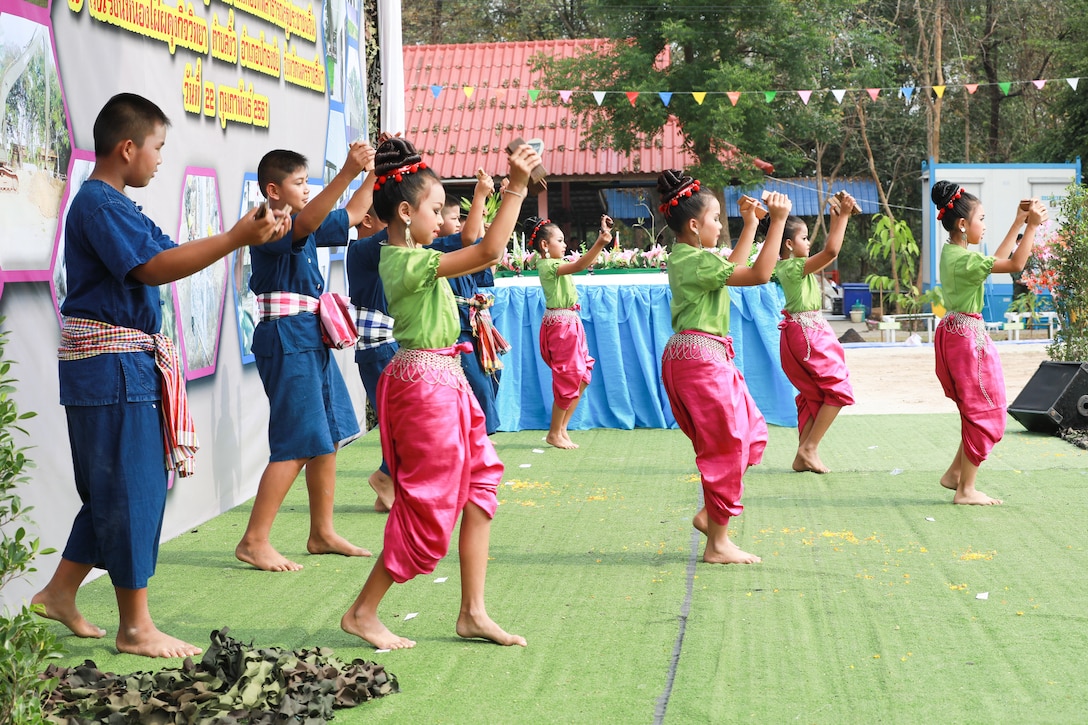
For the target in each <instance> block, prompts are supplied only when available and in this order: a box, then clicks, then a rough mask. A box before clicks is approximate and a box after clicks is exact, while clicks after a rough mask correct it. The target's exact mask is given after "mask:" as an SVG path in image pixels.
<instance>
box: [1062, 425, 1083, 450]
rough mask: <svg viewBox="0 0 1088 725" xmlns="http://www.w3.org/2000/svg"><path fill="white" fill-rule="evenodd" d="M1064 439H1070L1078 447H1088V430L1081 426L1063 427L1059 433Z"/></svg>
mask: <svg viewBox="0 0 1088 725" xmlns="http://www.w3.org/2000/svg"><path fill="white" fill-rule="evenodd" d="M1058 435H1060V436H1061V437H1062V440H1065V441H1069V442H1070V443H1072V444H1073V445H1075V446H1076V447H1077V448H1084V449H1088V431H1086V430H1082V429H1080V428H1062V429H1061V431H1060V432H1059V433H1058Z"/></svg>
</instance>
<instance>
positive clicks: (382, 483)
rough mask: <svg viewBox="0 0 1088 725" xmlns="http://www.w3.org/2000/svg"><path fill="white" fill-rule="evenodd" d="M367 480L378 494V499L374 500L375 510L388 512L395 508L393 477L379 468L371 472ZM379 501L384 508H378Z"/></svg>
mask: <svg viewBox="0 0 1088 725" xmlns="http://www.w3.org/2000/svg"><path fill="white" fill-rule="evenodd" d="M367 482H368V483H369V484H370V487H371V488H372V489H374V493H376V494H378V501H375V502H374V510H375V511H380V512H381V513H386V512H388V511H389V509H391V508H393V479H392V478H390V477H389V474H388V473H382V471H381V469H378V470H377V471H374V473H372V474H370V478H368V479H367ZM379 502H380V503H381V505H382V506H383V507H384V509H379V508H378V503H379Z"/></svg>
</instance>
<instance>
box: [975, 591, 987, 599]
mask: <svg viewBox="0 0 1088 725" xmlns="http://www.w3.org/2000/svg"><path fill="white" fill-rule="evenodd" d="M989 598H990V593H989V592H979V593H978V594H976V595H975V599H989Z"/></svg>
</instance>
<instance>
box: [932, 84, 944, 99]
mask: <svg viewBox="0 0 1088 725" xmlns="http://www.w3.org/2000/svg"><path fill="white" fill-rule="evenodd" d="M933 92H934V93H936V94H937V98H944V86H933Z"/></svg>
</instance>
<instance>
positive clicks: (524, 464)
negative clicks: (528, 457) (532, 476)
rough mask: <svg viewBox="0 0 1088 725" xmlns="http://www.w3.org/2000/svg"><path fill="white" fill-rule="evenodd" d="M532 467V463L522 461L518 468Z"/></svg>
mask: <svg viewBox="0 0 1088 725" xmlns="http://www.w3.org/2000/svg"><path fill="white" fill-rule="evenodd" d="M532 467H533V464H532V463H522V464H521V465H520V466H518V468H532Z"/></svg>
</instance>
